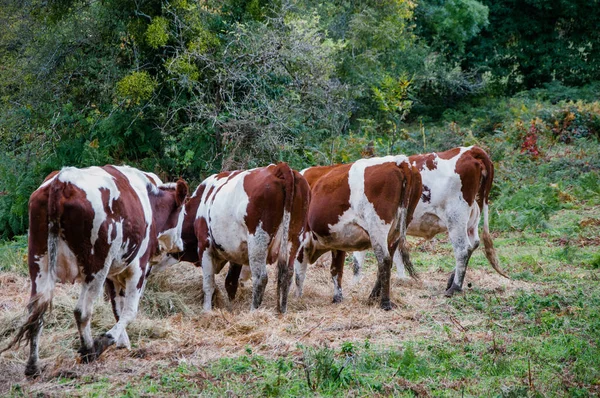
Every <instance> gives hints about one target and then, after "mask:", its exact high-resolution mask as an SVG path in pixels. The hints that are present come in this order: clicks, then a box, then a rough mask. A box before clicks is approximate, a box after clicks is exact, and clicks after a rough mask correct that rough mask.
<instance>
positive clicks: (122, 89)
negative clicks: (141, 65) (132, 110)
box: [117, 71, 157, 105]
mask: <svg viewBox="0 0 600 398" xmlns="http://www.w3.org/2000/svg"><path fill="white" fill-rule="evenodd" d="M156 86H157V83H156V81H155V80H154V79H152V77H151V76H150V74H149V73H148V72H146V71H140V72H138V71H136V72H132V73H131V74H130V75H128V76H125V77H124V78H122V79H121V80H120V81H119V82H117V94H118V95H119V96H120V97H122V98H125V99H126V100H128V101H129V103H131V104H134V105H139V104H140V102H142V101H145V100H148V99H150V97H151V96H152V93H153V92H154V90H155V89H156Z"/></svg>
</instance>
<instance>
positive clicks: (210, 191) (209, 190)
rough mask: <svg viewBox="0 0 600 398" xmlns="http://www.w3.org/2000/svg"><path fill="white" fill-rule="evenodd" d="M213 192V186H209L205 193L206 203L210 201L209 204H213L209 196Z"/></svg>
mask: <svg viewBox="0 0 600 398" xmlns="http://www.w3.org/2000/svg"><path fill="white" fill-rule="evenodd" d="M214 190H215V185H211V186H210V188H209V189H208V192H207V193H206V202H207V203H208V201H209V200H210V203H213V202H214V198H213V199H212V200H211V194H212V193H213V191H214Z"/></svg>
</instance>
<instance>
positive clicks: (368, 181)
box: [364, 162, 404, 224]
mask: <svg viewBox="0 0 600 398" xmlns="http://www.w3.org/2000/svg"><path fill="white" fill-rule="evenodd" d="M364 181H365V196H366V197H367V199H368V200H369V202H371V203H372V204H373V207H374V208H375V212H376V213H377V215H378V216H379V218H381V219H382V220H383V221H385V223H386V224H389V223H391V222H392V221H393V220H394V218H395V217H396V215H397V214H398V208H399V207H400V195H401V194H402V185H403V181H404V177H403V175H402V172H401V171H400V169H399V168H398V166H397V165H396V163H395V162H388V163H383V164H378V165H374V166H369V167H367V168H366V169H365V175H364Z"/></svg>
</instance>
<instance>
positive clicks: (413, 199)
mask: <svg viewBox="0 0 600 398" xmlns="http://www.w3.org/2000/svg"><path fill="white" fill-rule="evenodd" d="M399 167H400V170H401V172H402V190H401V193H400V210H399V211H400V217H399V218H400V220H399V223H398V248H397V250H400V255H401V256H402V263H403V264H404V269H405V270H406V271H407V272H408V274H409V275H410V276H411V278H413V279H417V280H418V279H419V275H418V274H417V271H416V270H415V267H414V266H413V263H412V261H411V260H410V255H409V250H408V244H407V242H406V230H407V227H408V224H410V222H411V220H412V216H413V213H414V211H415V208H416V207H417V203H419V198H420V196H421V191H422V189H423V188H422V184H421V174H419V172H418V171H417V170H416V168H414V167H411V165H410V163H409V162H408V159H406V160H404V161H402V162H401V163H400V164H399Z"/></svg>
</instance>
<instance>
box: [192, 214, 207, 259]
mask: <svg viewBox="0 0 600 398" xmlns="http://www.w3.org/2000/svg"><path fill="white" fill-rule="evenodd" d="M194 231H195V233H196V241H197V242H198V247H197V250H198V260H199V261H201V260H202V256H203V255H204V252H205V251H206V250H207V249H208V247H209V246H210V239H209V237H210V231H209V229H208V223H207V222H206V218H204V217H200V218H197V219H196V221H195V222H194ZM196 265H199V264H196Z"/></svg>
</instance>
